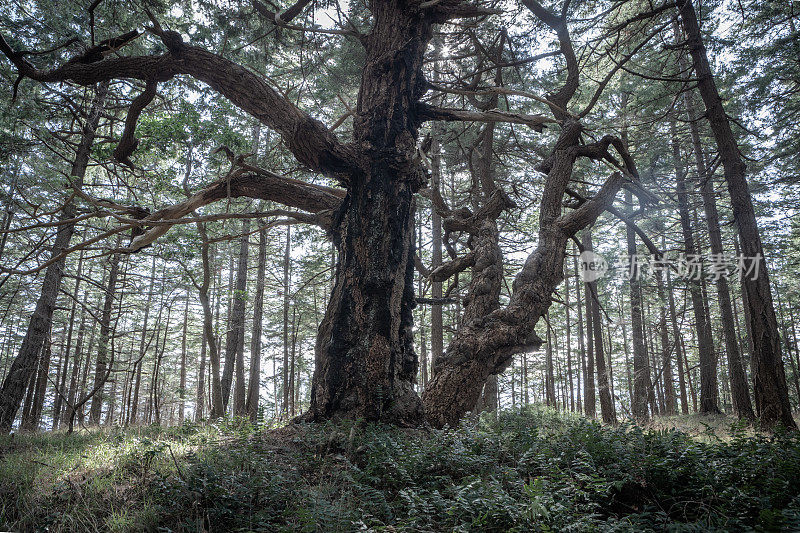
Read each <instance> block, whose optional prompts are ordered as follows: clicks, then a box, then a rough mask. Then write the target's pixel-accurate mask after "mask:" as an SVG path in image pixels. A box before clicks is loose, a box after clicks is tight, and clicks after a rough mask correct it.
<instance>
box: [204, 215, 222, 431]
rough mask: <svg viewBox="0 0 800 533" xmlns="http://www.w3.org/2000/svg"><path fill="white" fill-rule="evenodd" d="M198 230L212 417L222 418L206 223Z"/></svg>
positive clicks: (220, 382)
mask: <svg viewBox="0 0 800 533" xmlns="http://www.w3.org/2000/svg"><path fill="white" fill-rule="evenodd" d="M197 231H198V233H200V239H201V240H202V247H201V251H200V253H201V257H202V262H203V281H202V283H201V285H200V286H199V287H198V288H197V289H198V292H199V295H200V304H201V305H202V306H203V339H204V342H205V343H206V346H208V358H209V361H210V362H211V365H210V366H211V379H210V380H209V381H210V385H211V414H210V418H212V419H215V418H220V417H222V416H224V415H225V406H224V403H223V401H222V380H221V379H220V360H219V350H218V348H217V347H218V346H219V345H218V344H217V337H216V335H215V333H214V323H213V314H212V310H211V301H210V299H209V297H208V289H209V287H210V286H211V268H212V267H211V258H210V254H209V242H208V235H207V234H206V227H205V224H203V223H202V222H198V223H197Z"/></svg>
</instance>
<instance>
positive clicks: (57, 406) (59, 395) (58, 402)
mask: <svg viewBox="0 0 800 533" xmlns="http://www.w3.org/2000/svg"><path fill="white" fill-rule="evenodd" d="M83 253H84V251H83V250H81V251H80V254H79V255H78V266H77V268H76V272H77V277H76V278H75V286H74V288H73V290H72V306H71V308H70V312H69V328H68V329H67V339H66V341H65V342H66V349H65V351H64V359H63V361H62V362H61V368H62V370H61V375H60V379H59V380H58V381H57V383H58V388H57V390H56V397H55V400H54V402H53V426H52V429H53V430H56V429H58V426H59V423H60V422H61V409H62V405H63V402H64V398H65V397H67V398H69V396H67V394H68V393H67V388H66V385H67V368H68V367H69V358H70V349H71V348H72V333H73V329H74V326H75V322H77V321H78V318H77V317H76V316H75V315H76V313H77V311H78V301H79V299H78V296H79V293H78V289H79V288H80V279H81V276H82V275H83V255H84V254H83ZM73 357H78V353H77V349H76V352H75V354H74V355H73Z"/></svg>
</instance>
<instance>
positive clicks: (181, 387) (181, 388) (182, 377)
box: [178, 294, 189, 425]
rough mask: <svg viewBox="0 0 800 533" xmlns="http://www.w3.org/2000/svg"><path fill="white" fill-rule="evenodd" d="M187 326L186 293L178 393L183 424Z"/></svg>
mask: <svg viewBox="0 0 800 533" xmlns="http://www.w3.org/2000/svg"><path fill="white" fill-rule="evenodd" d="M188 328H189V295H188V294H187V295H186V307H184V308H183V335H181V367H180V385H179V388H178V394H180V398H179V401H178V424H181V425H183V412H184V411H185V410H186V335H187V330H188Z"/></svg>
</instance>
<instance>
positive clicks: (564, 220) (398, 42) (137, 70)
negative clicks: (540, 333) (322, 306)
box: [0, 0, 663, 426]
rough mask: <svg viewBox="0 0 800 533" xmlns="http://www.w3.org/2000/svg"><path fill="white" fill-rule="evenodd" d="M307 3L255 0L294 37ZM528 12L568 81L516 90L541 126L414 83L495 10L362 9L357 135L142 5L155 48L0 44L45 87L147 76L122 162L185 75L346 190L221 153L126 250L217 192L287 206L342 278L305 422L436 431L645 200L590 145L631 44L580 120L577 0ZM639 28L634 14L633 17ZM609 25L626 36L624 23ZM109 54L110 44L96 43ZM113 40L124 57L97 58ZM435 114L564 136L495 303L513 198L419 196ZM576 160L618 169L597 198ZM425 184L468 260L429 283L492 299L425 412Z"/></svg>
mask: <svg viewBox="0 0 800 533" xmlns="http://www.w3.org/2000/svg"><path fill="white" fill-rule="evenodd" d="M310 3H311V2H310V1H309V0H300V1H299V2H298V3H297V4H295V5H293V6H291V7H290V8H289V9H287V10H286V11H284V12H282V13H274V12H271V11H270V10H269V9H268V8H267V7H265V6H264V5H263V4H261V3H260V2H258V1H256V0H254V1H253V6H254V7H255V9H256V11H258V12H260V13H261V14H262V15H265V16H266V18H267V20H269V21H271V23H274V24H276V25H278V26H285V27H288V28H289V29H292V28H296V27H295V26H293V25H292V24H291V21H292V20H293V19H294V18H295V17H296V16H298V15H299V14H300V13H302V12H303V10H304V9H305V8H306V7H307V5H308V4H310ZM522 3H523V5H524V7H525V8H526V9H527V10H528V12H529V13H530V14H532V16H533V19H534V20H535V21H536V22H537V25H538V26H540V27H541V28H542V29H543V30H544V31H546V32H550V34H551V35H552V34H555V36H556V38H557V43H558V51H557V53H553V52H549V53H546V54H544V55H543V56H542V57H553V56H556V55H558V56H560V58H561V61H562V65H563V67H561V68H560V69H559V71H560V72H562V73H563V72H565V73H566V75H565V76H563V75H562V76H560V78H561V82H560V86H559V87H558V88H557V89H556V90H554V91H553V92H551V93H549V94H547V95H546V96H545V97H537V96H536V95H531V94H530V93H524V92H523V93H521V95H522V96H525V97H527V98H533V99H534V100H538V101H540V102H544V103H545V104H546V105H547V107H548V108H549V111H550V116H542V115H529V114H523V113H514V112H510V111H500V110H498V109H489V108H485V109H481V108H480V107H479V108H478V109H477V110H471V109H453V108H444V107H440V106H436V105H432V104H431V103H428V102H425V101H423V96H424V95H425V94H426V92H427V91H428V90H429V88H430V84H429V82H428V80H427V79H426V77H425V74H424V72H425V59H426V57H425V54H426V50H427V49H428V47H429V43H430V41H431V39H432V37H433V35H434V31H435V27H436V26H437V25H438V24H444V23H447V22H450V21H453V20H455V19H464V18H467V19H473V20H474V19H477V20H482V19H484V18H485V17H488V16H493V15H495V14H500V12H499V10H496V9H494V8H486V7H482V6H478V5H474V4H470V3H467V2H464V1H460V0H442V1H433V2H431V1H423V2H420V1H416V0H406V1H399V2H395V1H389V0H374V1H372V2H371V3H370V4H369V11H370V13H369V16H370V30H369V31H368V33H366V34H361V33H358V31H357V30H356V28H355V27H350V28H348V29H341V30H333V32H334V33H339V34H342V35H345V36H347V37H350V38H355V39H357V40H358V42H359V43H360V44H361V45H362V46H363V58H364V59H363V67H362V71H361V79H360V86H359V91H358V100H357V104H356V106H355V108H354V109H353V110H352V115H353V134H352V139H351V140H350V141H349V142H344V141H342V140H341V139H340V138H338V137H337V136H336V135H335V134H334V133H333V132H332V129H329V128H328V127H326V126H325V125H324V124H323V123H322V122H320V121H319V120H317V119H315V118H312V117H311V116H310V115H309V114H307V113H306V112H304V111H302V110H300V109H299V108H298V107H297V105H295V103H293V101H292V100H290V99H289V98H288V97H286V96H285V95H284V94H281V93H280V92H278V91H277V90H275V89H274V88H273V85H272V84H271V83H269V82H268V81H267V80H265V79H264V78H263V77H261V76H259V75H257V74H255V73H254V72H253V71H251V70H249V69H248V68H245V67H243V66H242V65H240V64H237V63H235V62H233V61H231V60H229V59H226V58H225V57H223V56H221V55H219V54H215V53H212V52H210V51H208V50H206V49H203V48H201V47H198V46H194V45H192V44H190V43H187V42H186V41H185V40H184V38H183V37H182V36H181V35H180V34H179V33H177V32H175V31H171V30H166V29H164V28H162V27H161V25H160V24H159V22H158V19H157V17H155V16H153V15H152V14H150V13H149V12H148V17H149V19H150V21H151V24H152V27H150V28H148V29H149V30H150V32H151V33H153V34H154V35H156V36H157V37H158V38H159V39H160V41H161V43H162V44H163V46H165V47H166V49H167V50H166V52H164V53H160V54H155V55H143V56H125V55H122V54H121V53H120V48H121V47H122V46H124V45H125V44H126V43H127V42H128V41H130V40H131V39H132V38H133V37H134V36H135V35H136V34H135V33H129V34H126V35H124V36H121V37H120V38H118V39H117V40H114V41H113V42H111V43H110V44H109V43H101V44H100V45H98V46H96V47H92V48H90V49H89V50H88V51H85V52H84V53H82V54H80V55H78V56H75V57H73V58H72V59H71V60H69V61H67V62H66V63H63V64H62V65H60V66H58V67H55V68H52V69H49V70H42V69H39V68H36V67H35V66H34V65H33V64H32V63H31V62H29V61H28V60H27V59H26V57H25V54H23V53H21V52H18V51H16V50H15V49H13V48H12V47H11V46H10V45H9V44H8V42H7V41H6V40H5V39H1V40H0V50H2V52H3V53H4V54H5V55H6V56H7V57H8V58H9V59H10V60H11V61H12V62H13V64H14V65H15V66H16V68H17V69H18V71H19V75H20V76H21V77H23V78H30V79H33V80H36V81H38V82H42V83H57V82H64V81H71V82H74V83H77V84H81V85H91V84H95V83H98V82H103V81H107V80H112V79H119V78H123V79H132V80H139V81H141V82H143V83H144V89H143V91H142V92H141V94H140V95H139V96H137V97H136V98H135V99H134V100H133V102H132V104H131V106H130V109H129V112H128V117H127V120H126V121H125V128H124V131H123V133H122V137H121V140H120V142H119V145H118V146H117V149H116V150H115V152H114V156H115V158H116V159H117V160H119V161H121V162H123V163H126V164H129V163H130V157H131V155H132V154H133V151H134V149H135V148H136V145H137V140H136V137H135V129H136V125H137V121H138V119H139V117H140V115H141V113H142V111H143V110H144V109H145V108H146V107H147V105H148V104H149V103H150V102H151V101H152V100H153V98H154V97H155V96H156V94H157V90H158V86H159V84H161V83H164V82H166V81H168V80H170V79H172V78H174V77H176V76H181V75H185V76H190V77H193V78H195V79H197V80H200V81H202V82H204V83H206V84H207V85H209V86H210V87H211V88H212V89H213V90H214V91H217V92H218V93H219V94H221V95H223V96H224V97H226V98H227V99H229V100H230V101H231V102H232V103H233V104H234V105H236V106H237V107H239V108H240V109H241V110H243V111H244V112H246V113H248V114H250V115H252V116H253V117H255V118H256V119H257V120H258V121H259V122H261V123H262V124H263V125H265V126H267V127H269V128H271V129H272V130H274V131H276V132H277V133H278V134H280V135H281V136H282V138H283V141H284V144H285V146H286V147H287V148H288V150H289V151H290V152H291V154H292V155H293V156H294V157H295V158H296V160H297V161H298V162H299V163H300V164H301V165H303V166H304V167H306V168H307V169H309V170H310V171H312V172H316V173H319V174H322V175H324V176H327V177H329V178H331V179H333V180H335V182H336V183H338V185H339V186H338V187H327V186H321V185H315V184H311V183H308V182H304V181H300V180H296V179H291V178H287V177H283V176H279V175H276V174H274V173H272V172H270V171H268V170H265V169H262V168H259V167H256V166H254V165H251V164H249V163H247V162H246V161H245V158H243V157H237V156H235V154H231V157H230V160H231V170H230V172H228V174H227V175H226V176H225V177H224V178H223V179H221V180H219V181H217V182H215V183H213V184H211V185H210V186H208V187H206V188H205V189H203V190H201V191H199V192H197V193H195V194H194V195H192V196H191V197H190V198H189V199H187V200H186V201H185V202H183V203H181V204H178V205H174V206H171V207H168V208H165V209H161V210H159V211H156V212H155V213H153V214H150V215H147V216H145V217H144V218H142V219H139V220H131V219H128V220H123V222H124V223H125V224H127V226H128V227H131V228H134V229H136V230H137V231H136V233H137V236H136V237H135V238H134V239H133V240H132V242H131V243H130V245H129V246H128V248H127V251H129V252H135V251H137V250H140V249H141V248H143V247H144V246H147V245H149V244H151V243H153V242H154V241H155V240H156V239H157V238H158V237H159V236H161V235H163V234H164V233H165V232H166V231H167V230H168V228H169V227H170V226H169V223H170V221H173V220H175V219H178V218H180V217H182V216H185V215H187V214H190V213H192V212H193V211H194V210H195V209H199V208H200V207H202V206H203V205H206V204H209V203H211V202H214V201H217V200H220V199H223V198H229V197H237V196H247V197H251V198H257V199H264V200H270V201H274V202H277V203H280V204H283V205H285V206H287V207H289V208H291V209H292V211H286V210H276V211H275V213H282V214H285V215H287V216H289V217H293V218H295V219H297V220H299V221H302V222H308V223H313V224H317V225H319V226H321V227H323V228H324V229H325V230H326V231H327V232H328V234H329V235H330V236H331V237H332V239H333V242H334V244H335V247H336V252H337V254H336V256H337V257H336V258H337V260H336V272H335V282H334V285H333V289H332V293H331V296H330V300H329V303H328V306H327V310H326V313H325V316H324V318H323V320H322V322H321V325H320V327H319V331H318V337H317V344H316V355H315V372H314V378H313V384H312V390H311V405H310V409H309V411H308V412H307V414H306V417H307V418H308V419H312V420H318V419H326V418H337V417H364V418H367V419H370V420H385V421H389V422H394V423H400V424H416V423H419V422H420V421H421V420H422V419H423V417H425V418H427V420H428V421H429V422H430V423H432V424H434V425H437V426H441V425H444V424H454V423H456V422H457V421H458V420H459V418H460V417H461V416H462V415H463V414H465V413H466V412H468V411H470V410H471V409H472V408H473V407H474V406H475V404H476V400H477V398H478V396H479V395H480V392H481V390H482V388H483V386H484V384H485V382H486V380H487V378H488V377H489V376H491V375H495V374H497V373H499V372H500V371H502V370H503V369H504V368H506V367H507V366H508V365H509V364H510V362H511V360H512V358H513V356H514V355H515V354H517V353H520V352H523V351H526V350H529V349H530V348H532V347H535V346H538V345H539V344H540V342H541V341H540V340H539V338H538V337H537V336H536V334H535V331H534V328H535V326H536V324H537V322H538V320H539V318H541V317H542V316H543V315H544V314H545V313H546V312H547V310H548V308H549V307H550V304H551V299H552V294H553V291H554V290H555V289H556V287H557V286H558V285H559V284H560V283H561V281H562V279H563V272H564V257H565V249H566V245H567V242H568V241H569V240H570V239H571V238H573V237H574V235H575V234H576V233H577V232H578V231H580V230H581V229H583V228H585V227H587V226H589V225H590V224H592V223H593V222H594V221H595V220H596V219H597V217H598V216H599V215H600V214H601V213H602V212H603V211H604V210H606V209H607V208H609V207H610V206H611V204H612V202H613V201H614V198H615V196H616V194H617V192H618V191H619V189H620V188H622V187H628V188H629V189H631V190H632V192H633V193H634V194H636V195H637V197H639V199H640V201H646V200H647V199H648V195H647V194H646V193H645V192H644V191H643V190H642V189H641V187H640V186H639V185H638V175H637V172H636V169H635V166H634V164H633V161H632V159H631V157H630V156H629V154H628V153H627V151H626V149H625V146H624V144H623V143H622V142H621V141H620V140H619V139H618V138H616V137H613V136H609V135H607V136H597V137H601V138H600V140H597V141H593V142H592V140H591V138H590V137H587V135H586V133H585V130H586V126H585V125H584V124H583V119H584V118H585V117H586V116H587V115H588V114H589V113H590V111H591V110H592V108H593V106H594V105H595V103H596V102H597V99H598V97H599V95H600V93H602V90H603V88H604V87H605V86H606V85H607V83H608V81H609V80H610V79H611V77H613V75H614V74H615V73H616V72H618V71H619V69H620V67H621V65H623V64H624V63H625V62H626V61H627V60H628V59H630V57H632V56H633V55H634V54H635V53H636V51H637V50H638V47H637V46H632V47H631V51H630V53H629V54H626V55H624V56H622V57H621V58H620V60H619V61H617V65H616V66H615V67H613V68H611V69H610V71H609V72H608V74H607V76H606V77H605V79H604V80H602V81H601V82H600V83H599V84H597V87H596V88H594V89H593V90H592V91H591V94H593V97H592V98H591V100H590V101H589V103H588V104H585V106H584V107H583V109H582V110H573V109H572V108H575V107H576V106H577V105H578V104H576V103H575V102H574V101H573V100H574V97H575V95H576V93H577V91H578V88H579V86H580V85H581V76H580V68H579V61H578V58H577V56H576V53H575V50H574V49H573V43H572V38H571V36H570V31H569V28H568V19H569V16H570V9H571V6H570V2H569V1H565V2H563V3H562V4H561V5H560V6H559V8H558V9H557V10H550V9H546V8H544V7H543V6H542V5H540V4H539V3H538V2H536V1H534V0H522ZM661 11H663V9H662V10H661ZM655 12H659V11H658V10H657V11H655ZM648 16H649V15H648ZM646 18H647V16H642V17H639V18H633V19H631V21H632V22H631V23H635V22H637V21H641V20H645V19H646ZM320 31H324V30H320ZM615 31H616V32H617V33H619V28H618V27H617V28H616V30H615ZM654 34H655V32H653V33H651V34H650V35H649V37H652V36H653V35H654ZM647 38H648V37H644V38H643V39H645V40H646V39H647ZM102 46H105V47H106V49H100V48H101V47H102ZM108 48H110V49H112V51H114V52H117V55H113V56H111V55H109V56H107V54H106V51H107V49H108ZM500 48H501V49H502V46H501V47H500ZM523 64H524V63H523ZM496 68H500V65H498V66H497V67H496ZM487 90H488V91H489V93H492V92H493V91H494V92H499V91H501V90H502V88H500V87H491V86H490V87H489V88H488V89H487ZM501 94H502V93H501ZM429 121H472V122H487V123H496V122H510V123H515V124H522V125H527V126H530V127H531V128H533V129H534V130H537V131H541V130H542V128H543V127H544V126H545V125H552V126H553V127H555V128H557V130H558V132H559V133H558V135H557V139H555V143H554V145H553V147H552V149H551V150H549V151H548V152H549V153H548V154H547V155H546V156H545V157H544V160H543V161H542V162H541V164H540V165H539V167H538V170H539V171H540V172H541V173H543V174H544V176H545V178H544V186H543V189H542V196H541V201H540V209H539V228H538V244H537V246H536V248H535V250H534V251H533V252H532V253H531V254H530V255H529V256H528V258H527V260H526V261H525V264H524V266H523V267H522V269H521V270H520V272H519V273H518V274H517V275H516V277H515V280H514V283H513V286H512V291H511V295H510V300H509V302H508V303H507V304H506V305H505V306H499V305H497V297H496V293H497V290H496V289H497V283H498V273H499V272H502V267H501V265H502V264H501V260H502V258H501V256H499V254H498V253H497V229H496V224H495V219H496V218H497V217H498V216H499V214H500V213H501V212H502V211H503V210H505V209H509V208H511V207H513V203H512V202H511V201H510V200H509V197H508V195H507V194H506V193H505V192H504V191H503V190H502V189H500V188H495V187H493V186H492V185H491V184H488V183H487V186H486V187H484V192H485V198H483V200H482V202H481V203H480V205H479V207H478V209H477V210H476V211H475V212H472V211H470V210H469V209H456V210H451V209H449V208H448V206H447V205H445V203H444V202H443V201H441V195H440V194H439V192H438V191H437V190H436V189H435V188H433V189H425V187H426V184H427V181H428V170H427V166H426V157H425V156H424V154H421V152H420V148H419V147H418V136H419V131H420V127H421V126H422V125H423V124H424V123H425V122H429ZM614 152H616V153H614ZM582 158H588V159H591V160H597V161H601V160H602V161H604V162H605V163H606V164H608V165H609V166H611V167H612V173H611V175H610V177H608V178H607V179H606V180H605V182H603V183H602V184H599V185H595V186H592V187H590V188H589V190H590V191H592V193H591V194H587V193H583V194H577V193H575V192H574V191H573V190H572V188H571V187H570V182H571V180H573V179H574V172H575V171H576V164H577V162H578V161H579V159H582ZM420 190H424V191H426V192H427V196H429V197H430V198H432V199H433V201H434V204H435V205H436V207H437V209H438V211H439V213H440V214H441V215H442V217H443V227H444V229H445V232H461V233H465V234H468V235H470V236H471V238H470V241H469V242H470V245H471V246H472V250H471V251H469V252H467V253H466V254H465V255H463V256H459V257H456V258H455V259H453V261H451V262H450V263H446V264H444V265H442V266H441V267H439V268H438V269H437V273H436V274H435V277H436V278H439V279H443V277H444V275H445V274H446V272H458V271H459V270H464V269H466V268H470V267H472V268H473V272H474V274H473V282H472V283H471V285H470V287H469V290H468V294H467V296H466V299H467V300H468V301H472V302H479V301H480V300H479V299H478V298H479V297H480V296H484V295H485V296H488V299H487V302H488V305H481V306H480V308H479V307H475V306H473V307H470V308H468V309H472V310H473V311H475V312H474V313H473V314H470V315H469V316H467V317H465V319H464V320H463V321H462V323H461V326H460V327H459V329H458V330H457V331H456V333H455V335H454V337H453V338H452V339H451V342H450V344H449V346H447V348H446V349H445V352H444V354H443V355H442V357H441V358H439V359H438V360H437V361H436V362H435V366H434V372H433V376H432V378H431V380H430V382H429V384H428V386H427V387H426V390H425V391H424V394H423V399H422V400H424V406H423V401H422V400H421V399H420V397H419V395H418V394H417V393H416V392H415V390H414V387H413V383H414V380H415V379H416V375H417V367H418V360H417V356H416V354H415V353H414V349H413V344H412V341H413V335H412V309H413V308H414V306H415V305H416V297H415V293H414V283H413V281H414V269H415V249H414V246H415V245H414V228H415V224H414V208H415V193H417V192H419V191H420ZM78 194H79V196H80V195H81V193H80V192H78ZM82 197H84V198H85V197H86V195H82ZM498 269H499V270H498ZM484 277H485V280H484V281H485V283H484V282H483V281H482V279H483V278H484ZM487 283H488V286H491V287H492V290H491V291H490V293H485V287H486V286H487ZM212 361H213V359H212Z"/></svg>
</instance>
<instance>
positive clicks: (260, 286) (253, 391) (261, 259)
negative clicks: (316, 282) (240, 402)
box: [247, 220, 267, 423]
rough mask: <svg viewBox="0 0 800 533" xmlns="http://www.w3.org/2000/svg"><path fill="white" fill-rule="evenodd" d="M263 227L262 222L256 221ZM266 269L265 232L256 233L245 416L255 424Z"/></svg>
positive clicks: (259, 381) (263, 230)
mask: <svg viewBox="0 0 800 533" xmlns="http://www.w3.org/2000/svg"><path fill="white" fill-rule="evenodd" d="M258 223H259V225H261V226H262V227H263V225H264V223H263V221H262V220H259V221H258ZM266 268H267V230H265V229H261V230H259V232H258V270H257V272H256V295H255V301H254V302H253V336H252V338H251V339H250V382H249V387H248V389H247V414H248V416H249V417H250V421H251V422H253V423H255V421H256V418H257V417H258V398H259V392H260V390H261V321H262V320H263V315H264V277H265V274H266Z"/></svg>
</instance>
